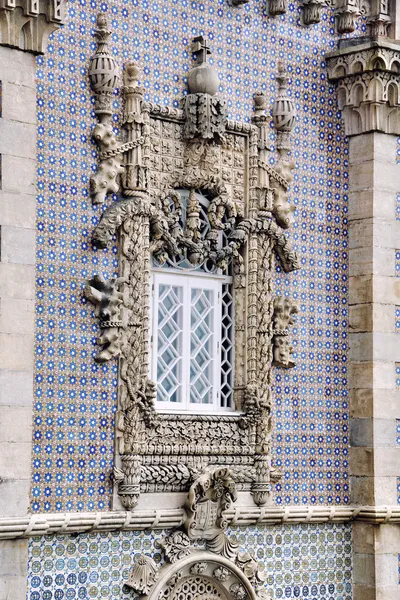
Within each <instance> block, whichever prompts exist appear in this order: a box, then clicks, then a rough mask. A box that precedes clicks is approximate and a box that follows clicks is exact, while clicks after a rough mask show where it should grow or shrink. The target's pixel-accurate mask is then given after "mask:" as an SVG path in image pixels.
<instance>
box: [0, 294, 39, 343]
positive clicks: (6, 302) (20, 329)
mask: <svg viewBox="0 0 400 600" xmlns="http://www.w3.org/2000/svg"><path fill="white" fill-rule="evenodd" d="M0 331H1V332H2V333H15V334H22V335H29V334H31V335H33V333H34V301H33V300H21V299H19V298H0Z"/></svg>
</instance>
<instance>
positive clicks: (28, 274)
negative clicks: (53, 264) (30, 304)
mask: <svg viewBox="0 0 400 600" xmlns="http://www.w3.org/2000/svg"><path fill="white" fill-rule="evenodd" d="M0 297H1V298H23V299H32V300H33V299H34V297H35V267H34V266H33V265H17V264H6V263H0Z"/></svg>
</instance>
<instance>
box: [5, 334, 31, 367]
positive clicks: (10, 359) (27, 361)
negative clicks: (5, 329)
mask: <svg viewBox="0 0 400 600" xmlns="http://www.w3.org/2000/svg"><path fill="white" fill-rule="evenodd" d="M0 365H1V366H2V367H3V369H6V370H10V371H13V370H14V371H27V370H32V369H33V336H32V335H19V334H11V333H0Z"/></svg>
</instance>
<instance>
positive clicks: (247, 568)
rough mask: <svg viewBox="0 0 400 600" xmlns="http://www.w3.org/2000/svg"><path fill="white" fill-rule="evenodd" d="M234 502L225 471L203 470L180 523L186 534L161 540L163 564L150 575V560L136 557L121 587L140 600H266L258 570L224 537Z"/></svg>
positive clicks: (247, 555)
mask: <svg viewBox="0 0 400 600" xmlns="http://www.w3.org/2000/svg"><path fill="white" fill-rule="evenodd" d="M235 500H236V489H235V484H234V482H233V479H232V476H231V473H230V471H229V469H216V470H213V471H205V472H204V473H203V474H202V475H201V476H200V477H199V478H198V479H197V480H196V481H195V482H194V483H193V485H192V486H191V488H190V491H189V495H188V498H187V502H186V505H185V510H186V519H185V521H184V524H183V529H184V530H185V531H186V532H187V533H185V532H184V531H181V530H176V531H174V532H172V533H171V534H169V535H168V536H166V537H165V538H164V540H162V542H161V547H162V548H163V550H164V554H165V557H166V559H167V563H166V564H165V565H164V566H163V567H162V568H161V569H160V570H159V571H158V572H156V573H155V572H154V566H155V563H154V561H153V560H152V559H151V558H150V557H148V556H144V555H139V557H138V558H136V559H135V562H134V565H133V568H132V571H131V574H130V576H129V579H128V581H127V582H126V585H127V586H128V587H131V588H132V589H133V590H135V591H138V592H144V594H146V595H145V596H144V600H162V599H163V600H182V599H183V598H187V597H189V595H190V597H193V598H196V599H198V600H201V599H204V600H206V599H209V598H212V599H213V600H218V599H221V600H232V599H234V600H269V596H268V594H267V591H266V589H265V586H264V582H265V579H266V576H265V572H264V570H263V568H262V567H261V565H259V564H258V562H257V561H256V559H255V558H254V555H253V554H252V553H251V552H249V551H244V550H239V547H238V544H236V543H233V542H232V541H231V540H230V539H229V538H228V536H227V535H226V533H225V529H226V527H227V524H228V521H227V514H226V511H227V510H228V509H229V507H230V506H231V505H232V504H233V503H234V502H235ZM193 542H195V543H196V545H194V544H193ZM204 545H205V550H204V549H203V547H204Z"/></svg>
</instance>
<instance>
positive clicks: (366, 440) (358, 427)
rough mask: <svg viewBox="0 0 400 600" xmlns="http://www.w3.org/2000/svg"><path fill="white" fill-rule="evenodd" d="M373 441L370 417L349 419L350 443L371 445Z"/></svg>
mask: <svg viewBox="0 0 400 600" xmlns="http://www.w3.org/2000/svg"><path fill="white" fill-rule="evenodd" d="M373 443H374V438H373V423H372V419H350V445H351V446H353V447H358V446H360V447H361V446H367V447H371V446H372V445H373Z"/></svg>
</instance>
